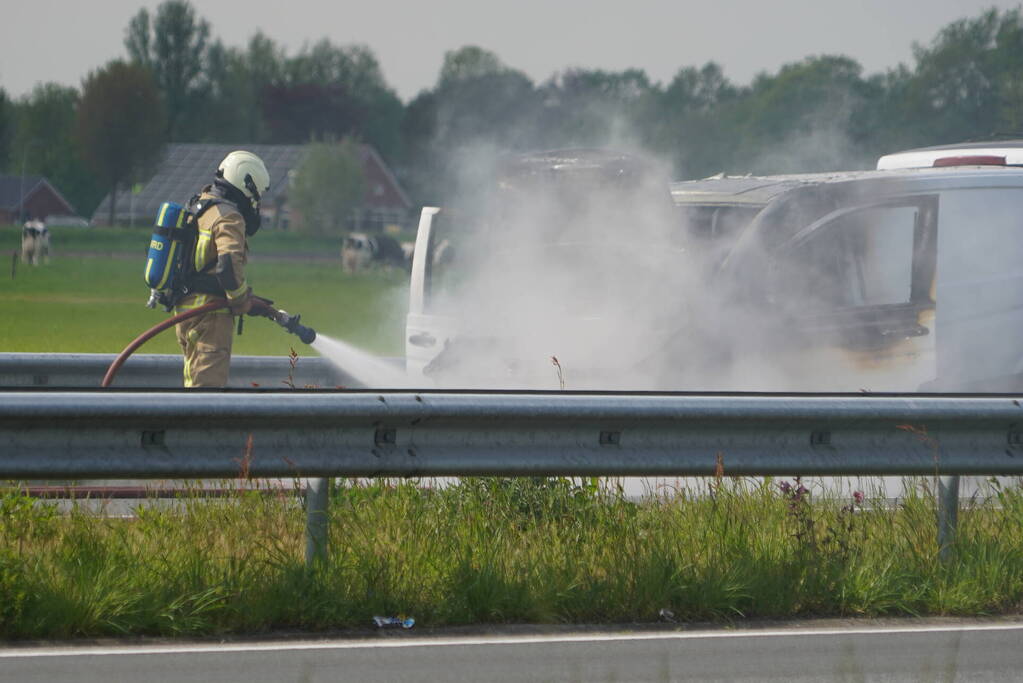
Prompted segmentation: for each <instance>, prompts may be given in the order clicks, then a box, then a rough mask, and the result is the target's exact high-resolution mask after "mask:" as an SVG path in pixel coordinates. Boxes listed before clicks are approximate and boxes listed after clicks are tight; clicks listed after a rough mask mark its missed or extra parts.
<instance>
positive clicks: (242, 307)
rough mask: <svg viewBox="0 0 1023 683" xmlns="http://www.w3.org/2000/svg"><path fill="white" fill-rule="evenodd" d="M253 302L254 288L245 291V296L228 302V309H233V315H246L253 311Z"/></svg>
mask: <svg viewBox="0 0 1023 683" xmlns="http://www.w3.org/2000/svg"><path fill="white" fill-rule="evenodd" d="M252 302H253V296H252V287H249V288H248V289H247V290H245V294H243V295H241V296H240V297H238V298H236V299H230V300H228V308H230V309H231V315H245V314H246V313H248V312H249V311H250V310H252Z"/></svg>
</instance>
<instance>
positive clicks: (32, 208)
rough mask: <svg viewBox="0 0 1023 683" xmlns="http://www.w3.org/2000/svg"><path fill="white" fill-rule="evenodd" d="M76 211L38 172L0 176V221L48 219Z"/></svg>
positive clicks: (17, 221) (14, 221)
mask: <svg viewBox="0 0 1023 683" xmlns="http://www.w3.org/2000/svg"><path fill="white" fill-rule="evenodd" d="M74 213H75V209H74V207H73V206H71V202H69V201H68V200H66V199H64V195H62V194H61V193H60V192H59V191H58V190H57V188H55V187H54V186H53V185H52V184H51V183H50V181H49V180H47V179H46V178H44V177H43V176H39V175H26V176H20V175H0V223H21V221H22V220H23V217H27V216H32V217H33V218H39V219H41V220H45V219H46V217H47V216H70V215H73V214H74Z"/></svg>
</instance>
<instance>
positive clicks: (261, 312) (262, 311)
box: [100, 297, 316, 388]
mask: <svg viewBox="0 0 1023 683" xmlns="http://www.w3.org/2000/svg"><path fill="white" fill-rule="evenodd" d="M271 303H272V302H270V301H269V300H267V299H263V298H261V297H253V302H252V308H251V309H250V311H249V315H256V316H261V317H264V318H269V319H270V320H273V321H274V322H275V323H277V324H278V325H280V326H281V327H283V328H284V329H285V330H287V331H288V332H291V333H292V334H295V335H297V336H298V338H299V339H301V340H302V342H303V343H305V344H312V343H313V341H314V340H315V339H316V330H314V329H312V328H311V327H306V326H305V325H303V324H301V323H300V322H299V321H300V319H301V317H302V316H301V315H300V314H296V315H291V314H289V313H288V312H287V311H284V310H280V309H276V308H274V307H273V306H271V305H270V304H271ZM228 305H229V304H228V302H227V301H226V300H219V301H211V302H210V303H208V304H204V305H202V306H199V307H198V308H193V309H191V310H188V311H184V312H183V313H178V314H177V315H175V316H172V317H170V318H167V319H166V320H164V321H163V322H161V323H159V324H158V325H153V326H152V327H151V328H149V329H148V330H146V331H145V332H143V333H142V334H140V335H139V336H138V337H136V338H135V340H134V341H132V343H130V344H128V345H127V346H126V347H124V350H123V351H121V353H119V354H118V355H117V358H115V359H114V362H113V363H111V364H110V367H109V368H107V373H106V374H105V375H104V376H103V381H102V382H101V383H100V386H101V387H104V388H105V387H109V386H110V384H111V382H113V381H114V377H115V376H116V375H117V371H118V370H120V369H121V366H122V365H124V362H125V361H126V360H128V357H129V356H131V354H133V353H135V352H136V351H137V350H138V349H139V347H140V346H142V345H143V344H145V343H146V342H147V341H149V340H150V339H152V338H153V337H155V336H156V335H158V334H160V333H161V332H163V331H164V330H166V329H167V328H169V327H173V326H174V325H177V324H178V323H180V322H183V321H185V320H188V319H190V318H194V317H195V316H197V315H202V314H203V313H210V312H211V311H218V310H220V309H222V308H227V307H228Z"/></svg>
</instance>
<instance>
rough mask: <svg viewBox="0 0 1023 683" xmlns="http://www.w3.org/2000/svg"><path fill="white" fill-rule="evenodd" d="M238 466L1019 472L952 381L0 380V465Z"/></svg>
mask: <svg viewBox="0 0 1023 683" xmlns="http://www.w3.org/2000/svg"><path fill="white" fill-rule="evenodd" d="M250 444H251V445H250ZM242 468H244V469H245V471H246V472H247V473H248V474H249V475H250V476H256V477H282V476H283V477H289V476H302V477H310V476H312V477H336V476H377V475H394V476H445V475H454V476H469V475H499V476H544V475H562V476H592V475H612V476H647V475H653V476H658V475H674V476H688V475H696V476H700V475H713V474H715V473H716V472H718V471H721V469H723V471H724V473H725V474H726V475H793V474H801V475H811V476H829V475H938V474H941V475H960V474H984V475H995V474H1002V475H1023V406H1021V403H1020V400H1019V399H1016V398H1014V397H952V396H877V395H854V396H822V395H815V396H814V395H807V396H784V395H675V394H576V393H486V392H478V393H471V392H470V393H464V392H463V393H456V392H371V391H351V392H333V393H330V392H291V391H289V392H266V393H243V392H230V391H228V392H219V391H218V392H204V391H193V392H187V393H186V392H176V393H160V394H154V393H143V392H134V391H110V390H106V391H79V392H74V391H63V392H61V391H45V390H42V391H0V479H20V480H24V479H88V478H105V479H117V478H129V477H140V478H214V477H231V476H237V475H238V474H239V471H240V469H242ZM945 490H948V491H951V488H950V487H945ZM325 491H326V487H325V485H324V483H323V482H320V483H319V484H317V485H316V486H313V487H311V489H310V492H309V496H308V500H309V501H310V502H309V504H308V506H307V515H308V522H309V524H310V534H311V535H310V538H309V548H310V557H314V556H317V555H318V554H319V553H320V552H322V547H323V546H322V544H323V543H324V542H325V541H324V540H323V539H325V538H326V537H325V531H322V533H320V532H316V529H319V528H320V526H322V525H324V524H325V521H323V520H325V514H326V513H325V506H326V500H327V496H326V492H325ZM951 495H952V494H951V493H949V494H947V495H943V496H942V507H943V509H944V512H943V513H941V514H942V515H944V519H945V523H946V526H948V524H947V522H948V521H949V516H950V515H952V513H954V509H949V505H952V504H954V501H953V499H951V498H948V496H951ZM952 519H953V522H952V523H953V524H954V515H952ZM317 520H319V521H317ZM939 526H940V525H939ZM949 528H951V527H949ZM945 533H946V534H947V533H948V532H947V531H946V532H945ZM945 538H946V539H947V538H948V536H947V535H946V536H945ZM317 539H319V540H317Z"/></svg>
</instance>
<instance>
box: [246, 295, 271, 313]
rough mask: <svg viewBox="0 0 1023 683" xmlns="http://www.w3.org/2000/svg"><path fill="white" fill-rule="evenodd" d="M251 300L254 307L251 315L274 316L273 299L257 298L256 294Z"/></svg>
mask: <svg viewBox="0 0 1023 683" xmlns="http://www.w3.org/2000/svg"><path fill="white" fill-rule="evenodd" d="M249 298H250V299H251V300H252V307H251V309H250V310H249V311H248V314H249V315H252V316H258V315H262V316H267V317H269V316H271V315H273V310H274V309H273V303H274V302H273V299H267V298H264V297H261V296H256V295H255V294H252V295H250V296H249Z"/></svg>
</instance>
